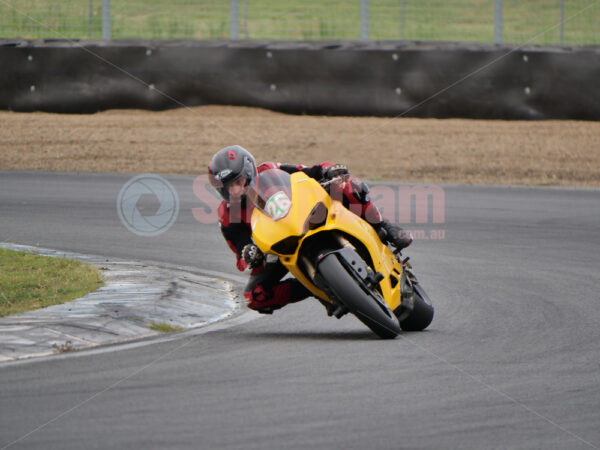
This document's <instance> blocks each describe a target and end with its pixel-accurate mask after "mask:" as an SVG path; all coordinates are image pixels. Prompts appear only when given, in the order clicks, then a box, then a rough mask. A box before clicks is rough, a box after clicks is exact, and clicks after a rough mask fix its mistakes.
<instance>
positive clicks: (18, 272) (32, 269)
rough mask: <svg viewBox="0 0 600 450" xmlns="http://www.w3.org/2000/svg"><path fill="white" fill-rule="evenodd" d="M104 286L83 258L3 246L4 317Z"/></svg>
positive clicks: (0, 298) (0, 303)
mask: <svg viewBox="0 0 600 450" xmlns="http://www.w3.org/2000/svg"><path fill="white" fill-rule="evenodd" d="M101 286H102V280H101V278H100V273H99V271H98V270H96V269H94V268H93V267H91V266H88V265H87V264H84V263H81V262H79V261H71V260H68V259H64V258H55V257H50V256H40V255H35V254H32V253H29V252H19V251H14V250H8V249H3V248H0V317H3V316H8V315H10V314H18V313H22V312H26V311H32V310H35V309H40V308H45V307H47V306H51V305H57V304H60V303H65V302H68V301H70V300H73V299H75V298H79V297H82V296H84V295H85V294H87V293H89V292H92V291H95V290H96V289H98V288H99V287H101Z"/></svg>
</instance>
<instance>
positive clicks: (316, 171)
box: [279, 162, 333, 181]
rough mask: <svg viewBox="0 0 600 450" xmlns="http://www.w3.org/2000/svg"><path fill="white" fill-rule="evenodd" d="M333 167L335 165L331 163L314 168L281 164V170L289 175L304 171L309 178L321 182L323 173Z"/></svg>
mask: <svg viewBox="0 0 600 450" xmlns="http://www.w3.org/2000/svg"><path fill="white" fill-rule="evenodd" d="M332 165H333V163H331V162H324V163H321V164H317V165H314V166H303V165H300V164H298V165H294V164H279V168H280V169H281V170H283V171H284V172H287V173H294V172H299V171H302V172H304V173H305V174H306V175H308V176H309V177H311V178H314V179H315V180H317V181H319V180H321V179H322V178H323V173H324V172H325V170H326V169H327V168H328V167H331V166H332Z"/></svg>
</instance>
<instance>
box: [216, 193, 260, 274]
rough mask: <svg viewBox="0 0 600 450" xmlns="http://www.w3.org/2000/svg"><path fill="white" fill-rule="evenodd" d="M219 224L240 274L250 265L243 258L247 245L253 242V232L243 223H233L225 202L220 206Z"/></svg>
mask: <svg viewBox="0 0 600 450" xmlns="http://www.w3.org/2000/svg"><path fill="white" fill-rule="evenodd" d="M218 214H219V224H220V226H221V233H222V234H223V237H224V238H225V241H226V242H227V245H228V246H229V248H230V249H231V251H232V252H233V253H235V256H236V258H237V262H236V267H237V268H238V270H239V271H240V272H243V271H244V270H246V268H247V267H248V264H247V263H246V262H245V261H244V259H243V258H242V250H243V249H244V246H245V245H246V244H250V243H251V242H252V239H251V237H252V230H251V228H250V226H249V225H248V224H246V223H245V222H243V221H235V222H232V221H231V217H230V214H229V209H228V208H227V204H226V203H225V202H223V203H222V204H221V206H219V211H218Z"/></svg>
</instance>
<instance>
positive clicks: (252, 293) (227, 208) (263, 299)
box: [208, 145, 412, 314]
mask: <svg viewBox="0 0 600 450" xmlns="http://www.w3.org/2000/svg"><path fill="white" fill-rule="evenodd" d="M268 169H281V170H283V171H285V172H288V173H294V172H298V171H302V172H304V173H305V174H306V175H308V176H309V177H311V178H314V179H315V180H317V181H324V180H332V179H334V178H336V177H342V179H343V180H345V182H342V183H336V184H332V185H331V190H330V195H331V196H332V198H334V199H336V200H340V201H342V203H343V204H344V206H346V207H347V208H349V209H350V210H351V211H352V212H354V213H355V214H357V215H360V217H362V218H363V219H365V220H367V221H368V222H369V223H370V224H371V225H372V226H373V228H374V229H375V230H376V231H377V234H378V235H379V237H380V239H381V240H382V241H383V242H384V243H389V244H391V245H393V246H394V247H396V248H398V249H402V248H405V247H408V246H409V245H410V243H411V242H412V237H411V236H410V234H409V233H406V232H405V231H404V230H403V229H402V228H400V227H398V226H396V225H393V224H391V223H389V222H387V221H385V220H384V219H383V218H382V217H381V215H380V213H379V211H378V210H377V208H376V207H375V205H373V203H372V202H371V200H370V199H369V196H368V192H369V189H368V187H367V185H366V184H364V183H358V182H357V181H355V180H353V179H352V178H351V177H350V176H349V172H348V168H347V167H346V166H344V165H342V164H333V163H330V162H325V163H322V164H317V165H315V166H312V167H307V166H302V165H293V164H279V163H273V162H265V163H262V164H260V165H259V166H257V165H256V162H255V160H254V157H253V156H252V155H251V154H250V153H249V152H248V151H247V150H245V149H244V148H242V147H240V146H239V145H233V146H230V147H225V148H223V149H221V150H219V151H218V152H217V153H215V154H214V155H213V157H212V159H211V161H210V164H209V165H208V175H209V179H210V182H211V184H212V186H213V187H214V188H215V189H216V190H217V192H218V193H219V194H220V196H221V197H222V199H223V201H222V202H221V204H220V205H219V209H218V215H219V223H220V227H221V232H222V234H223V237H224V238H225V240H226V241H227V244H228V245H229V248H231V250H232V251H233V252H234V253H235V255H236V257H237V268H238V269H239V270H240V271H244V270H245V269H246V268H248V269H250V270H251V274H250V279H249V280H248V284H247V285H246V287H245V288H244V297H245V298H246V301H247V303H248V307H249V308H250V309H253V310H255V311H258V312H259V313H262V314H272V313H273V311H274V310H276V309H279V308H281V307H283V306H285V305H287V304H288V303H295V302H298V301H300V300H304V299H305V298H307V297H309V296H311V295H312V294H311V292H310V291H309V290H308V289H307V288H305V287H304V286H303V285H302V284H301V283H300V282H299V281H298V280H296V279H293V278H287V279H285V280H283V281H282V280H281V279H282V278H283V277H284V276H285V274H286V273H287V272H288V271H287V269H286V268H285V267H284V266H283V264H281V263H280V262H279V261H276V262H266V261H265V258H264V255H263V253H262V252H261V251H260V249H259V248H258V247H257V246H256V245H255V244H254V243H253V242H252V229H251V227H250V216H251V214H252V207H253V205H251V204H250V205H249V204H248V202H247V200H246V190H247V187H248V186H249V185H250V184H251V183H252V182H253V181H254V180H255V178H256V176H257V175H258V174H259V173H260V172H263V171H265V170H268ZM328 312H330V311H328Z"/></svg>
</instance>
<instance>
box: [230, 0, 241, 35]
mask: <svg viewBox="0 0 600 450" xmlns="http://www.w3.org/2000/svg"><path fill="white" fill-rule="evenodd" d="M239 38H240V3H239V0H229V39H239Z"/></svg>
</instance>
